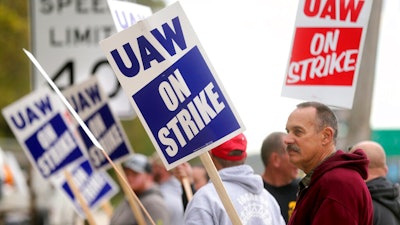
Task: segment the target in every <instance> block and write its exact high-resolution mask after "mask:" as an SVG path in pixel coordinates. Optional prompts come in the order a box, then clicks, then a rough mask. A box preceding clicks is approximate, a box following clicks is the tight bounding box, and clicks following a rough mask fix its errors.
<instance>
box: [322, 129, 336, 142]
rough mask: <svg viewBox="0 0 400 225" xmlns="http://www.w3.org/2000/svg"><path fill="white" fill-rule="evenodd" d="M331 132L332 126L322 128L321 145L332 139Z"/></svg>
mask: <svg viewBox="0 0 400 225" xmlns="http://www.w3.org/2000/svg"><path fill="white" fill-rule="evenodd" d="M333 132H334V131H333V129H332V127H325V128H324V129H323V130H322V145H326V144H328V143H331V142H332V141H333Z"/></svg>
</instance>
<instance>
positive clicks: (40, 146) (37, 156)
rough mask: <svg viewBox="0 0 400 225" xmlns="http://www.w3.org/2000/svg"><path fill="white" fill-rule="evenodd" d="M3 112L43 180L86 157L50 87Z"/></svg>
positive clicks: (13, 104) (35, 92) (15, 103)
mask: <svg viewBox="0 0 400 225" xmlns="http://www.w3.org/2000/svg"><path fill="white" fill-rule="evenodd" d="M2 112H3V116H4V118H5V119H6V121H7V123H8V125H9V126H10V128H11V130H12V131H13V133H14V135H15V137H16V138H17V140H18V141H19V143H20V145H21V146H22V148H23V149H24V151H25V152H26V155H27V157H28V158H29V160H30V161H31V163H32V164H33V165H34V166H35V167H36V168H37V169H38V171H39V172H40V174H41V175H42V176H43V177H44V178H49V177H50V176H52V175H54V174H55V173H57V172H58V171H60V170H62V169H63V168H64V167H65V166H67V165H68V164H70V163H72V162H74V161H75V160H77V159H79V158H81V157H83V155H84V153H83V151H82V149H83V147H82V146H83V145H82V143H81V142H80V141H78V140H77V139H76V136H75V134H74V132H73V130H72V129H71V126H70V125H71V124H70V122H68V121H67V119H66V117H65V114H64V113H65V112H66V111H65V107H64V106H63V104H62V103H61V101H60V100H59V98H58V96H57V95H55V94H54V92H51V91H50V90H49V89H48V88H42V89H40V90H37V91H34V92H32V93H30V94H29V95H27V96H25V97H23V98H22V99H20V100H18V101H16V102H14V103H12V104H11V105H9V106H7V107H6V108H4V109H3V111H2Z"/></svg>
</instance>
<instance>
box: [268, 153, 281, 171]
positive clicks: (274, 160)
mask: <svg viewBox="0 0 400 225" xmlns="http://www.w3.org/2000/svg"><path fill="white" fill-rule="evenodd" d="M270 159H271V162H272V165H274V166H275V167H279V165H280V164H281V159H280V157H279V154H278V153H277V152H272V153H271V156H270Z"/></svg>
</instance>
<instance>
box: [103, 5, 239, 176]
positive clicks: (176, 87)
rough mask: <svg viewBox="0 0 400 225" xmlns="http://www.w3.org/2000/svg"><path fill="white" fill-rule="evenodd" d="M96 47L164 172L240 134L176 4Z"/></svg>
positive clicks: (226, 100)
mask: <svg viewBox="0 0 400 225" xmlns="http://www.w3.org/2000/svg"><path fill="white" fill-rule="evenodd" d="M100 46H101V48H102V49H103V51H104V53H105V54H106V57H107V60H108V61H109V63H110V65H111V67H112V68H113V70H114V72H115V74H116V76H117V78H118V80H119V82H120V83H121V86H122V88H123V90H124V92H125V94H126V95H127V96H128V97H129V99H130V102H131V104H132V106H133V108H134V110H135V111H136V113H137V115H138V117H139V119H140V120H141V122H142V124H143V126H144V128H145V130H146V132H147V134H148V135H149V137H150V139H151V141H152V142H153V144H154V146H155V148H156V150H157V151H158V153H159V155H160V156H161V159H162V160H163V162H164V165H165V166H166V168H167V169H171V168H173V167H174V166H176V165H178V164H179V163H182V162H185V161H188V160H190V159H192V158H194V157H196V156H199V155H200V154H202V153H205V152H206V151H208V150H210V149H212V148H213V147H216V146H218V145H220V144H222V143H223V142H224V141H226V140H228V139H230V138H232V137H233V136H235V135H237V134H238V133H240V132H242V131H243V130H244V125H243V123H242V122H241V120H240V118H239V115H238V113H237V112H236V110H235V108H234V107H233V104H232V102H231V101H230V99H229V97H228V95H227V94H226V92H225V90H224V88H223V86H222V84H221V82H220V80H219V79H218V77H217V75H216V72H215V71H214V68H213V67H212V65H211V63H210V61H209V59H208V58H207V56H206V54H205V51H204V49H203V48H202V46H201V45H200V42H199V40H198V38H197V36H196V34H195V32H194V30H193V28H192V26H191V25H190V22H189V20H188V18H187V17H186V15H185V13H184V11H183V9H182V7H181V5H180V4H179V2H177V3H174V4H172V5H170V6H168V7H167V8H165V9H163V10H160V11H158V12H157V13H155V14H153V15H152V16H150V17H149V18H147V19H145V20H142V21H139V22H137V23H136V24H135V25H133V26H131V27H129V28H128V29H126V30H123V31H121V32H119V33H117V34H115V35H113V36H111V37H109V38H107V39H105V40H103V41H101V42H100Z"/></svg>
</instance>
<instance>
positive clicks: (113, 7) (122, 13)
mask: <svg viewBox="0 0 400 225" xmlns="http://www.w3.org/2000/svg"><path fill="white" fill-rule="evenodd" d="M107 4H108V8H109V9H110V12H111V16H112V18H113V20H114V24H115V28H116V29H117V31H118V32H120V31H121V30H125V29H126V28H128V27H130V26H132V25H133V24H135V23H136V22H138V21H139V20H143V19H145V18H147V17H149V16H151V14H152V12H151V8H150V7H148V6H146V5H140V4H137V3H134V2H127V1H117V0H107Z"/></svg>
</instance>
